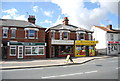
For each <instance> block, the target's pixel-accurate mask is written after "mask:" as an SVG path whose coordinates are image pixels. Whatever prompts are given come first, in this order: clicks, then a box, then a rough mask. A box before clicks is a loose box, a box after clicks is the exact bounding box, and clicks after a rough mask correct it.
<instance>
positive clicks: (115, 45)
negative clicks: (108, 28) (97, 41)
mask: <svg viewBox="0 0 120 81" xmlns="http://www.w3.org/2000/svg"><path fill="white" fill-rule="evenodd" d="M107 44H108V46H107V55H111V54H115V55H116V54H118V53H119V50H120V44H119V41H108V42H107Z"/></svg>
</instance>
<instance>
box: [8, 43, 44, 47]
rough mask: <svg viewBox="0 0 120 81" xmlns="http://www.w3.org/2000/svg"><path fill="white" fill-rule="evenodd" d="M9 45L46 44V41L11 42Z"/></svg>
mask: <svg viewBox="0 0 120 81" xmlns="http://www.w3.org/2000/svg"><path fill="white" fill-rule="evenodd" d="M8 45H23V46H36V45H44V46H46V43H30V42H9V44H8Z"/></svg>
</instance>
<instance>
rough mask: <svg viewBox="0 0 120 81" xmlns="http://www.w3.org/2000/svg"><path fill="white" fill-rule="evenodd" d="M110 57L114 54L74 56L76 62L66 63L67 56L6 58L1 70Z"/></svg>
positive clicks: (59, 64)
mask: <svg viewBox="0 0 120 81" xmlns="http://www.w3.org/2000/svg"><path fill="white" fill-rule="evenodd" d="M110 57H113V56H106V55H99V56H93V57H72V59H73V61H74V63H72V62H70V61H69V62H68V63H66V61H65V59H66V58H65V57H64V58H47V59H20V60H4V61H0V66H1V67H0V70H9V69H25V68H40V67H52V66H66V65H76V64H83V63H86V62H89V61H91V60H94V59H101V58H110Z"/></svg>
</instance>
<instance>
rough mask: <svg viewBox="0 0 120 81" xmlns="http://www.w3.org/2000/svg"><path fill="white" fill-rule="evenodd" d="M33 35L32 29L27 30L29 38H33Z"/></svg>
mask: <svg viewBox="0 0 120 81" xmlns="http://www.w3.org/2000/svg"><path fill="white" fill-rule="evenodd" d="M34 36H35V31H34V30H29V32H28V37H29V38H34Z"/></svg>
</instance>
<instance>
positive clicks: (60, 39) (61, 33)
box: [60, 32, 62, 40]
mask: <svg viewBox="0 0 120 81" xmlns="http://www.w3.org/2000/svg"><path fill="white" fill-rule="evenodd" d="M60 40H62V32H60Z"/></svg>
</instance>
